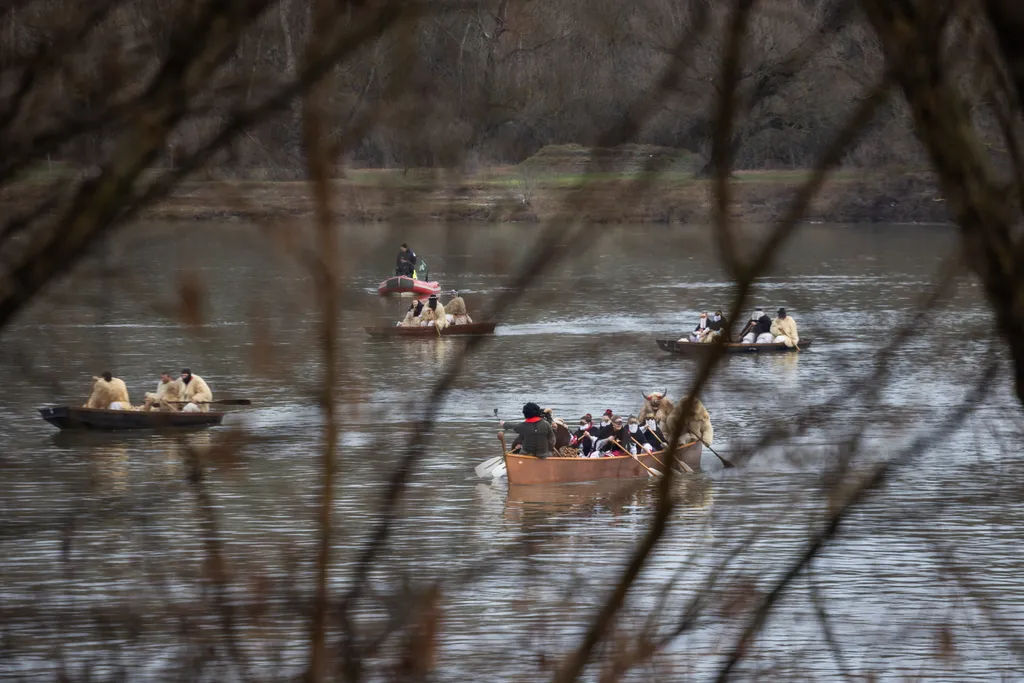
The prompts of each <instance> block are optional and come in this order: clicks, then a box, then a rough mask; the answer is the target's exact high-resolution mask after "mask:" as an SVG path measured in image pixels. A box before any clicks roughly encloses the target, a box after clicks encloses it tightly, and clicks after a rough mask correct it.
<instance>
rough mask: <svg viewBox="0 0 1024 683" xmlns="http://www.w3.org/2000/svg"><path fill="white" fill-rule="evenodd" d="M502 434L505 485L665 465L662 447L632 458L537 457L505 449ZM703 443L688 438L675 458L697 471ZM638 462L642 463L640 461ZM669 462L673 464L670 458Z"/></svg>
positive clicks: (639, 474)
mask: <svg viewBox="0 0 1024 683" xmlns="http://www.w3.org/2000/svg"><path fill="white" fill-rule="evenodd" d="M503 436H504V435H502V438H501V441H502V451H503V452H504V455H505V468H506V470H507V476H508V483H509V486H513V485H517V484H571V483H577V482H585V481H597V480H599V479H616V480H618V479H637V478H644V479H645V478H647V477H649V476H651V474H650V472H649V471H648V470H656V471H658V472H660V471H662V470H663V469H665V467H666V466H669V464H670V463H669V462H668V460H669V459H670V458H667V457H666V453H665V451H657V452H655V453H643V454H640V455H637V456H636V457H635V458H634V457H633V456H630V455H613V456H607V457H602V458H561V457H558V456H549V457H547V458H537V457H534V456H532V455H520V454H518V453H509V452H508V451H507V450H505V446H504V438H503ZM702 450H703V446H702V445H701V443H700V442H699V441H691V442H689V443H686V444H683V445H681V446H679V448H678V449H676V456H675V457H676V458H677V459H679V460H682V461H683V462H685V463H686V464H687V466H689V467H690V469H692V470H693V471H695V472H697V471H700V455H701V452H702ZM641 463H642V464H641ZM672 464H675V463H674V461H673V463H672Z"/></svg>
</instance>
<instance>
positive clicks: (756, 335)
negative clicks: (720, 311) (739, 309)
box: [740, 308, 775, 344]
mask: <svg viewBox="0 0 1024 683" xmlns="http://www.w3.org/2000/svg"><path fill="white" fill-rule="evenodd" d="M761 335H765V336H764V337H762V336H761ZM740 341H742V342H743V343H744V344H770V343H772V342H773V341H775V337H773V336H772V319H771V318H769V317H768V316H767V315H765V313H764V311H762V310H761V309H760V308H759V309H757V310H756V311H754V315H753V316H751V319H750V322H749V323H747V326H746V327H745V328H743V334H742V335H740Z"/></svg>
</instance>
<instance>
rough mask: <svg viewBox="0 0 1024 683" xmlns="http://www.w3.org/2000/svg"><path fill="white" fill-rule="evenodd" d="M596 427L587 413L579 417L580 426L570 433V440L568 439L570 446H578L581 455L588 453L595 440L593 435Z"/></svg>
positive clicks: (592, 448)
mask: <svg viewBox="0 0 1024 683" xmlns="http://www.w3.org/2000/svg"><path fill="white" fill-rule="evenodd" d="M596 431H597V429H596V428H595V427H594V420H593V418H592V417H591V416H590V413H587V414H586V415H584V416H583V417H581V418H580V428H579V429H578V430H576V432H574V433H573V435H572V440H571V441H569V445H570V446H579V449H580V453H581V454H582V455H583V457H587V456H588V455H590V452H591V451H592V450H594V442H595V441H597V437H596V436H595V433H596Z"/></svg>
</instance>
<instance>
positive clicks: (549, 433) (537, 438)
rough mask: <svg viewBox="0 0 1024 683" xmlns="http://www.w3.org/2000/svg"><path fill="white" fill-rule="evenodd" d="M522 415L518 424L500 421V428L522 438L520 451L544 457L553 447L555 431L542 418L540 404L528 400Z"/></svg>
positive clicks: (549, 453)
mask: <svg viewBox="0 0 1024 683" xmlns="http://www.w3.org/2000/svg"><path fill="white" fill-rule="evenodd" d="M523 417H525V418H526V419H525V420H524V421H523V422H520V423H519V424H509V423H508V422H502V423H501V428H502V429H503V430H505V431H506V432H515V433H516V434H518V435H519V436H520V438H521V439H522V451H523V453H524V454H525V455H534V456H536V457H538V458H546V457H548V456H549V455H551V449H552V448H554V447H555V432H554V430H553V429H551V424H550V423H549V422H548V421H547V420H545V419H544V417H543V413H542V412H541V409H540V406H539V405H537V404H536V403H533V402H530V403H527V404H526V405H525V406H523Z"/></svg>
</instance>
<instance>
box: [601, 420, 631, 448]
mask: <svg viewBox="0 0 1024 683" xmlns="http://www.w3.org/2000/svg"><path fill="white" fill-rule="evenodd" d="M623 439H625V440H626V441H627V442H628V441H629V431H628V430H627V429H626V428H625V427H624V426H623V424H622V417H621V416H619V415H616V416H615V417H613V418H612V420H611V424H608V425H605V424H604V423H603V421H602V426H601V429H599V430H598V432H597V444H596V445H597V448H598V450H599V451H601V454H602V455H613V451H621V450H622V449H620V448H619V446H620V445H622V446H625V445H626V444H625V443H623V441H622V440H623ZM616 442H618V443H616Z"/></svg>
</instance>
